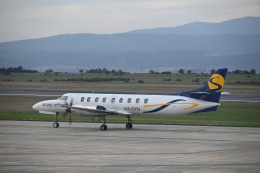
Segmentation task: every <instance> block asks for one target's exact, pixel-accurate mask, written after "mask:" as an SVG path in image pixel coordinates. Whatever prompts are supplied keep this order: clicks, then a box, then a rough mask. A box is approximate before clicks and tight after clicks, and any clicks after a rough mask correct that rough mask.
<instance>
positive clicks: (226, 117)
mask: <svg viewBox="0 0 260 173" xmlns="http://www.w3.org/2000/svg"><path fill="white" fill-rule="evenodd" d="M45 99H46V100H47V99H51V98H42V97H8V96H1V97H0V110H1V111H0V119H2V120H35V121H54V116H53V115H44V114H39V113H38V112H37V111H34V110H32V108H31V106H32V105H33V104H34V103H36V102H38V101H41V100H45ZM58 119H59V121H68V120H69V117H68V116H67V117H66V118H63V117H62V116H59V117H58ZM106 119H107V122H108V123H111V122H117V123H125V122H127V118H126V117H124V116H107V118H106ZM72 120H73V121H79V122H92V121H93V120H94V122H100V123H101V122H102V121H101V119H100V118H97V117H95V118H94V119H93V118H91V117H79V116H72ZM132 121H133V123H147V124H150V123H153V124H189V125H224V126H252V127H260V104H228V103H222V104H221V105H220V106H219V108H218V110H217V111H214V112H205V113H194V114H189V115H184V116H159V115H133V116H132Z"/></svg>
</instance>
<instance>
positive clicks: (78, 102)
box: [32, 68, 228, 131]
mask: <svg viewBox="0 0 260 173" xmlns="http://www.w3.org/2000/svg"><path fill="white" fill-rule="evenodd" d="M227 70H228V69H227V68H222V69H218V70H217V71H216V73H215V74H213V75H212V76H211V78H210V79H209V80H208V82H207V83H206V84H205V85H204V86H202V87H199V88H196V89H192V90H188V91H183V92H180V93H174V94H168V95H136V94H95V93H67V94H64V95H63V96H62V97H61V98H59V99H56V100H45V101H41V102H39V103H36V104H35V105H33V106H32V108H33V109H35V110H38V111H39V113H43V114H52V115H55V122H54V123H53V127H54V128H58V127H59V123H58V121H57V116H58V115H59V114H60V113H61V114H64V115H65V116H66V115H67V114H70V115H71V114H75V115H79V116H83V117H100V118H102V120H103V124H102V125H101V126H100V130H102V131H105V130H107V125H106V116H108V115H121V116H125V117H126V118H127V119H128V122H127V123H126V128H127V129H132V127H133V125H132V121H131V115H134V114H138V115H167V116H179V115H186V114H190V113H197V112H208V111H216V110H217V107H218V106H219V105H220V104H219V99H220V96H221V91H222V90H223V86H224V82H225V77H226V73H227Z"/></svg>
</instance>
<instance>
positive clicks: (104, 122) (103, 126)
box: [100, 116, 107, 131]
mask: <svg viewBox="0 0 260 173" xmlns="http://www.w3.org/2000/svg"><path fill="white" fill-rule="evenodd" d="M101 118H102V120H103V125H101V126H100V130H102V131H105V130H107V125H106V123H107V122H106V117H105V116H101Z"/></svg>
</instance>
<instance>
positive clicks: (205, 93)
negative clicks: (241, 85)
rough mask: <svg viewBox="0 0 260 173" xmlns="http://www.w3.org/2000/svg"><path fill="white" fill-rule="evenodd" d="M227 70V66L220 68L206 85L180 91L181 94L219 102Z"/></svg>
mask: <svg viewBox="0 0 260 173" xmlns="http://www.w3.org/2000/svg"><path fill="white" fill-rule="evenodd" d="M227 70H228V69H227V68H222V69H218V70H217V71H216V73H215V74H213V75H212V76H211V78H210V79H209V80H208V82H207V83H206V84H205V85H204V86H202V87H200V88H197V89H193V90H189V91H184V92H181V93H179V96H186V97H191V98H195V99H200V100H205V101H209V102H214V103H219V99H220V96H221V91H222V90H223V86H224V82H225V77H226V74H227Z"/></svg>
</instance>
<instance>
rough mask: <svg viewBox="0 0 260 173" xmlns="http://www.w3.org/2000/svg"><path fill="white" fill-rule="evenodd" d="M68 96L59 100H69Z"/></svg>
mask: <svg viewBox="0 0 260 173" xmlns="http://www.w3.org/2000/svg"><path fill="white" fill-rule="evenodd" d="M67 99H68V96H62V97H61V98H59V100H67Z"/></svg>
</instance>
